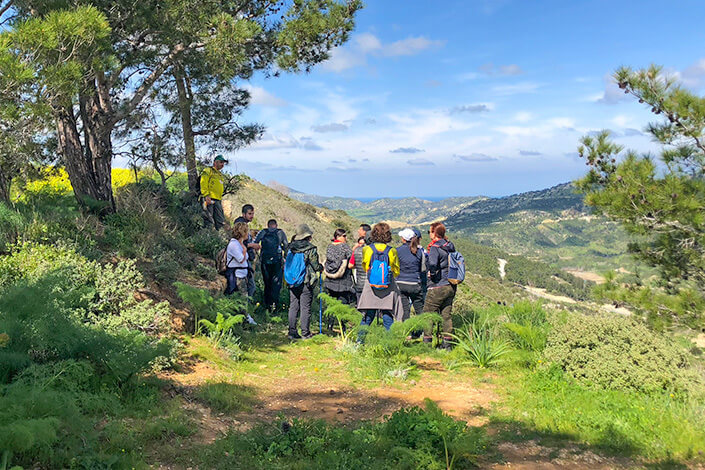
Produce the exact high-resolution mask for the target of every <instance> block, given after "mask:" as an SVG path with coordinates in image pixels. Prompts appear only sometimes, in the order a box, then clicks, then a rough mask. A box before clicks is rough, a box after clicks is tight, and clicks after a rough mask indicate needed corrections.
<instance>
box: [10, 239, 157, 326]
mask: <svg viewBox="0 0 705 470" xmlns="http://www.w3.org/2000/svg"><path fill="white" fill-rule="evenodd" d="M49 273H51V276H50V278H51V289H52V292H53V293H54V294H56V295H55V302H56V303H57V305H58V306H59V308H61V309H62V310H63V311H64V312H65V313H67V314H70V315H73V316H76V317H78V318H80V319H81V320H82V321H87V322H89V323H91V324H95V325H98V326H100V327H102V328H105V329H107V330H110V331H117V330H119V329H122V328H127V329H130V330H138V331H143V332H146V333H150V334H159V333H164V332H165V331H167V329H168V327H169V305H168V303H167V302H160V303H154V302H153V301H151V300H145V301H138V300H137V299H136V298H135V296H134V293H135V291H136V290H137V289H139V288H141V287H143V286H144V280H143V278H142V274H140V272H139V271H138V270H137V267H136V265H135V262H134V260H126V261H119V262H118V263H117V264H100V263H98V262H97V261H91V260H88V259H86V258H85V257H84V256H82V255H81V254H79V253H77V252H76V251H75V250H74V249H73V248H70V247H68V246H64V245H57V246H47V245H37V244H31V243H26V244H24V245H22V246H20V247H18V248H17V249H16V250H15V251H13V253H12V254H11V255H10V256H5V257H2V258H0V290H2V288H3V287H5V288H7V286H11V285H13V284H15V283H17V282H20V281H23V282H24V281H31V280H36V279H38V278H40V277H42V276H46V275H47V274H49Z"/></svg>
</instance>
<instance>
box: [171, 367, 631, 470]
mask: <svg viewBox="0 0 705 470" xmlns="http://www.w3.org/2000/svg"><path fill="white" fill-rule="evenodd" d="M334 362H335V364H333V365H334V366H338V365H341V366H342V362H341V363H339V364H338V363H337V361H334ZM417 368H418V370H419V371H420V377H418V378H417V379H416V380H411V381H408V382H404V383H402V384H401V385H397V386H392V385H382V386H378V387H374V388H360V387H355V386H354V385H353V384H352V383H351V382H350V380H349V378H348V376H347V375H346V371H345V370H344V367H339V368H338V369H340V372H339V373H326V374H325V375H324V376H321V375H315V374H311V373H306V372H305V371H301V372H299V373H297V374H296V375H295V377H292V376H291V375H290V374H283V373H280V372H279V371H276V370H270V369H269V367H262V366H260V368H259V369H255V370H254V371H252V370H250V371H249V372H243V373H242V374H239V375H238V376H237V382H238V383H241V384H243V385H245V386H248V387H250V388H251V389H252V390H253V395H255V397H254V402H253V404H252V406H251V407H250V408H249V409H247V410H246V411H240V412H236V413H232V414H227V413H217V412H213V411H212V410H211V409H210V408H208V406H206V405H205V404H204V403H201V402H199V401H198V400H196V399H195V398H194V393H193V392H194V390H196V388H197V387H198V386H200V385H203V384H205V383H206V382H208V381H219V380H226V378H227V377H226V376H227V374H226V375H224V373H223V371H219V370H218V369H217V368H215V367H214V366H213V365H211V364H210V363H207V362H204V361H201V360H198V359H197V358H191V359H190V360H188V361H187V362H186V367H184V368H183V370H182V371H181V372H178V373H176V372H170V373H168V374H165V376H164V378H165V379H168V380H170V381H171V382H172V384H173V388H172V390H171V394H172V395H181V396H182V400H183V406H184V408H185V409H186V410H187V411H188V412H189V414H190V415H191V416H192V417H193V418H194V420H195V423H196V426H197V428H198V432H197V434H196V435H195V436H192V438H191V439H192V441H193V442H196V443H199V444H209V443H212V442H213V441H215V440H216V439H218V438H219V437H221V436H222V435H224V434H225V432H227V430H228V429H231V428H234V429H237V430H240V431H245V430H247V429H249V428H250V427H251V426H252V424H254V423H256V422H272V421H274V420H276V419H277V418H278V417H279V416H284V417H286V418H288V419H293V418H311V419H324V420H326V421H328V422H331V423H339V424H353V423H355V422H359V421H367V420H373V421H375V420H380V419H382V417H384V416H385V415H389V414H391V413H393V412H394V411H396V410H398V409H399V408H402V407H405V406H423V403H424V400H425V399H426V398H430V399H431V400H433V401H435V402H436V403H437V404H438V405H439V406H440V407H441V409H443V410H444V411H445V412H447V413H449V414H451V415H452V416H455V417H456V418H459V419H463V420H466V421H467V422H468V424H469V425H471V426H484V425H487V424H488V421H489V418H488V413H487V410H488V409H489V408H490V407H491V406H492V405H493V403H495V402H496V401H497V400H498V396H497V394H496V393H495V392H494V391H493V385H491V384H487V383H483V382H479V381H477V380H474V379H472V378H468V377H467V376H459V375H453V374H448V375H446V374H444V372H445V369H444V367H443V365H442V364H441V363H440V362H439V361H437V360H435V359H429V358H423V359H421V358H419V359H418V360H417ZM230 378H231V379H232V375H231V376H230ZM489 431H490V433H492V432H493V431H492V427H490V428H489ZM497 450H498V452H499V453H500V454H501V458H500V460H501V462H500V463H497V462H492V461H485V462H482V463H481V467H482V468H492V469H522V470H523V469H526V470H528V469H551V470H553V469H566V470H574V469H585V468H590V469H598V470H607V469H626V468H630V469H631V468H643V467H641V466H639V465H637V464H635V463H634V462H632V461H630V460H629V459H626V458H617V457H603V456H600V455H598V454H596V453H594V452H591V451H586V450H584V449H580V448H579V447H577V446H572V445H570V444H567V445H562V446H561V447H560V448H553V447H546V446H542V445H540V444H538V443H537V442H536V441H533V440H532V441H527V442H519V443H514V442H502V443H500V444H498V446H497ZM159 468H179V467H178V466H174V467H168V466H167V467H164V466H162V467H159Z"/></svg>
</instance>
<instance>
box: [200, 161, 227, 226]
mask: <svg viewBox="0 0 705 470" xmlns="http://www.w3.org/2000/svg"><path fill="white" fill-rule="evenodd" d="M226 163H228V161H227V160H226V159H225V157H223V156H222V155H216V157H215V158H214V159H213V166H210V167H208V168H206V169H204V170H203V173H201V201H202V204H203V206H202V207H203V220H204V223H205V226H206V227H209V226H210V227H215V229H216V230H220V229H221V227H223V225H225V214H224V213H223V203H222V202H221V199H223V192H224V191H225V175H223V173H221V170H222V169H223V167H224V166H225V164H226Z"/></svg>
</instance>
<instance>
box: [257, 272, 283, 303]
mask: <svg viewBox="0 0 705 470" xmlns="http://www.w3.org/2000/svg"><path fill="white" fill-rule="evenodd" d="M261 268H262V281H264V305H265V307H267V308H269V307H271V306H272V305H274V307H275V308H276V307H277V306H278V305H279V292H281V289H282V277H283V276H284V269H283V268H282V263H281V261H277V262H276V263H262V264H261Z"/></svg>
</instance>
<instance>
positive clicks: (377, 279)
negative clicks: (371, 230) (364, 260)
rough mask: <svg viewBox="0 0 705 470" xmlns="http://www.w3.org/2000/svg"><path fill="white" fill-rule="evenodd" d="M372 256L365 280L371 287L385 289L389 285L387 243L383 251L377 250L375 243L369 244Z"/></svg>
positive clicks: (389, 248) (388, 248)
mask: <svg viewBox="0 0 705 470" xmlns="http://www.w3.org/2000/svg"><path fill="white" fill-rule="evenodd" d="M371 248H372V258H371V259H370V269H369V270H368V271H367V280H368V281H369V283H370V287H372V288H373V289H386V288H388V287H389V250H391V248H392V247H390V246H389V245H387V247H386V248H385V249H384V251H379V250H378V249H377V247H376V246H375V244H374V243H373V244H372V245H371Z"/></svg>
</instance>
